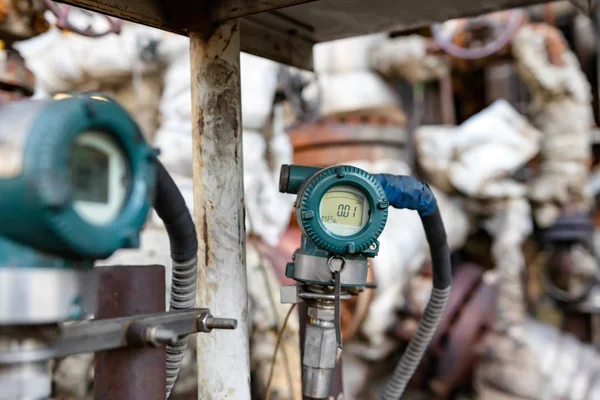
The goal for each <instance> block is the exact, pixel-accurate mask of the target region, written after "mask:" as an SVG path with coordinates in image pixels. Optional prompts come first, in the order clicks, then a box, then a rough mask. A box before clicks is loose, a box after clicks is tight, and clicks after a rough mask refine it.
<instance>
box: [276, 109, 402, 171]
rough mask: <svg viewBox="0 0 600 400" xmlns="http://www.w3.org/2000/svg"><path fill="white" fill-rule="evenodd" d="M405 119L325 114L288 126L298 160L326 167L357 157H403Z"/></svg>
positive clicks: (376, 158)
mask: <svg viewBox="0 0 600 400" xmlns="http://www.w3.org/2000/svg"><path fill="white" fill-rule="evenodd" d="M404 122H405V121H403V120H399V119H398V118H387V117H385V116H373V115H352V116H338V117H328V118H322V119H319V120H317V121H314V122H308V123H303V124H299V125H296V126H293V127H291V128H289V129H288V133H289V135H290V139H291V141H292V145H293V147H294V163H296V164H301V165H314V166H321V167H326V166H330V165H334V164H340V163H343V162H350V161H354V160H365V161H376V160H381V159H403V158H405V155H406V144H407V133H406V129H405V123H404Z"/></svg>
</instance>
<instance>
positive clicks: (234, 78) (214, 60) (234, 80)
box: [190, 20, 250, 400]
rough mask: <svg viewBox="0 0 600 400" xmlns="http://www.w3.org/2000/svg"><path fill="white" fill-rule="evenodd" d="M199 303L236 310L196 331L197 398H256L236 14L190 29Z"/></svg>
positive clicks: (221, 313)
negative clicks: (229, 321)
mask: <svg viewBox="0 0 600 400" xmlns="http://www.w3.org/2000/svg"><path fill="white" fill-rule="evenodd" d="M190 52H191V79H192V123H193V149H192V151H193V168H194V171H193V173H194V214H195V221H196V230H197V232H198V241H199V245H200V248H199V252H198V268H199V272H198V292H197V296H196V301H197V304H198V306H199V307H208V308H210V310H211V312H213V313H214V314H215V315H219V316H226V317H228V318H236V319H237V320H238V327H237V329H236V330H233V331H218V332H216V331H213V332H212V333H209V334H201V335H198V342H197V355H198V398H199V399H202V400H208V399H216V400H222V399H236V400H237V399H240V400H250V356H249V328H248V289H247V284H246V250H245V246H246V231H245V226H244V188H243V162H242V112H241V96H240V91H241V90H240V32H239V26H238V24H237V21H235V20H232V21H228V22H226V23H223V24H221V25H219V26H215V27H213V28H211V29H210V30H208V31H207V30H203V31H201V32H193V33H190Z"/></svg>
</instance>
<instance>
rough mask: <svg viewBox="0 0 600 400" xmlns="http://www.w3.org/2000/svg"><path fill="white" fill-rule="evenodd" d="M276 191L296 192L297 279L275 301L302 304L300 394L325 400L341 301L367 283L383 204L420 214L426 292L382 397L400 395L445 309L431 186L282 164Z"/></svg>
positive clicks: (444, 246)
mask: <svg viewBox="0 0 600 400" xmlns="http://www.w3.org/2000/svg"><path fill="white" fill-rule="evenodd" d="M279 190H280V191H281V192H284V193H292V194H297V195H298V196H297V198H296V203H295V204H294V209H295V214H296V219H297V220H298V225H300V228H301V229H302V239H301V243H300V248H299V249H298V250H296V252H295V253H294V255H293V257H292V259H293V262H291V263H288V265H287V268H286V276H287V277H289V278H292V279H294V280H296V281H297V282H298V283H297V284H296V285H292V286H285V287H282V288H281V301H282V303H292V304H296V303H299V302H301V301H306V303H307V314H308V318H307V322H306V332H305V342H304V355H303V358H302V394H303V395H304V396H306V397H309V398H313V399H327V398H330V397H329V395H330V392H329V390H330V384H331V378H332V375H333V370H334V368H335V366H336V361H337V360H338V359H339V357H338V356H339V355H340V352H341V349H342V337H341V336H342V335H341V329H340V301H341V300H345V299H349V298H351V296H353V295H357V294H359V293H360V291H362V290H363V289H364V288H365V287H366V283H367V282H366V280H367V268H368V258H369V257H374V256H376V255H377V253H378V251H379V242H378V241H377V238H378V237H379V235H381V233H382V232H383V229H384V227H385V223H386V221H387V217H388V207H389V206H392V207H394V208H399V209H409V210H414V211H416V212H418V213H419V217H420V218H421V222H422V224H423V229H424V230H425V236H426V237H427V242H428V244H429V250H430V253H431V264H432V271H433V280H432V281H433V290H432V292H431V297H430V299H429V301H428V302H427V306H426V307H425V310H424V311H423V317H422V319H421V321H420V322H419V326H418V327H417V329H416V331H415V334H414V336H413V338H411V340H410V343H409V344H408V346H407V348H406V352H405V353H404V354H403V356H402V358H401V359H400V361H399V363H398V365H397V366H396V368H395V369H394V373H393V375H392V378H391V379H390V381H389V382H388V384H387V385H386V387H385V389H384V391H383V393H382V395H381V396H382V399H384V400H396V399H399V398H400V397H401V396H402V393H403V392H404V390H405V388H406V386H407V384H408V382H409V380H410V378H411V376H412V375H413V374H414V372H415V370H416V369H417V366H418V365H419V362H420V360H421V358H422V357H423V354H425V351H426V349H427V346H428V344H429V342H430V340H431V338H432V337H433V334H434V332H435V329H436V327H437V325H438V323H439V320H440V318H441V316H442V313H443V311H444V307H445V305H446V302H447V301H448V297H449V295H450V286H451V282H452V277H451V275H452V269H451V264H450V251H449V249H448V243H447V240H446V231H445V229H444V224H443V221H442V217H441V214H440V211H439V209H438V206H437V201H436V199H435V196H434V194H433V191H432V190H431V188H430V187H429V186H428V185H427V184H425V183H423V182H419V181H418V180H416V179H415V178H413V177H410V176H401V175H388V174H381V175H371V174H369V173H367V172H365V171H363V170H361V169H358V168H355V167H351V166H345V165H341V166H334V167H329V168H324V169H320V168H315V167H306V166H298V165H291V166H290V165H284V166H283V167H282V168H281V176H280V184H279Z"/></svg>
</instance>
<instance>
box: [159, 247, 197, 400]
mask: <svg viewBox="0 0 600 400" xmlns="http://www.w3.org/2000/svg"><path fill="white" fill-rule="evenodd" d="M197 275H198V260H197V258H196V257H194V258H192V259H191V260H189V261H188V262H183V263H179V262H177V261H175V260H173V277H172V282H171V304H170V306H169V311H177V310H185V309H187V308H193V307H194V306H195V305H196V278H197ZM187 344H188V337H187V336H185V337H183V338H181V339H179V340H178V341H177V343H175V344H173V345H171V344H170V345H167V357H166V360H167V399H168V398H169V396H170V395H171V391H172V390H173V386H175V381H176V380H177V375H179V370H180V369H181V363H182V361H183V357H184V356H185V352H186V350H187Z"/></svg>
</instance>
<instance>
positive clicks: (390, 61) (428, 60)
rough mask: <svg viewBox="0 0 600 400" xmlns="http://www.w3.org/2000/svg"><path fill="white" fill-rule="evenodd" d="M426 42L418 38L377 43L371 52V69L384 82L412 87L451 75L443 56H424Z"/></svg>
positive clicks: (400, 38) (425, 53) (411, 37)
mask: <svg viewBox="0 0 600 400" xmlns="http://www.w3.org/2000/svg"><path fill="white" fill-rule="evenodd" d="M428 40H429V39H427V38H425V37H423V36H420V35H409V36H399V37H396V38H390V39H388V40H386V41H383V42H380V43H376V44H375V45H374V46H373V47H372V48H371V51H370V54H369V61H370V66H371V68H372V69H373V70H374V71H377V72H378V73H380V74H381V75H382V76H384V77H386V78H395V79H398V78H401V79H406V80H407V81H409V82H411V83H419V82H428V81H432V80H437V79H440V78H442V77H444V76H447V75H448V74H449V73H450V66H449V64H448V62H447V59H446V58H445V57H443V56H439V55H433V54H429V53H428V52H427V47H428V43H427V41H428Z"/></svg>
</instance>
